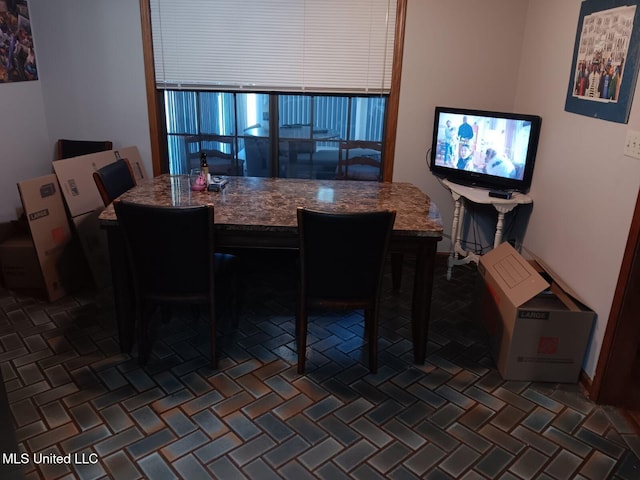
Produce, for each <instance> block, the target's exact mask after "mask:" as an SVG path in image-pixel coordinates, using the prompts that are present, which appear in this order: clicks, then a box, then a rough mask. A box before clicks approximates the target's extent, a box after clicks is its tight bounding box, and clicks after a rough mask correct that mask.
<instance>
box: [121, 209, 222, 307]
mask: <svg viewBox="0 0 640 480" xmlns="http://www.w3.org/2000/svg"><path fill="white" fill-rule="evenodd" d="M113 206H114V209H115V212H116V215H117V218H118V225H119V227H120V229H121V231H122V232H123V234H124V240H125V244H126V246H127V252H128V256H129V261H130V264H131V267H132V274H133V279H134V284H135V288H137V293H138V294H139V295H141V296H142V297H143V298H148V299H150V300H164V301H171V300H176V301H177V300H181V301H206V300H207V299H212V298H213V284H214V280H213V275H214V268H215V263H214V257H215V255H214V254H215V245H214V210H213V206H212V205H200V206H193V207H160V206H152V205H141V204H137V203H131V202H127V201H124V200H116V201H115V202H114V203H113Z"/></svg>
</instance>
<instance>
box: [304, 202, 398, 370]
mask: <svg viewBox="0 0 640 480" xmlns="http://www.w3.org/2000/svg"><path fill="white" fill-rule="evenodd" d="M297 214H298V236H299V242H300V277H299V298H298V309H297V314H296V337H297V350H298V373H304V370H305V362H306V349H307V330H308V328H307V326H308V310H309V308H312V307H323V308H341V309H352V310H356V309H363V310H364V322H365V325H364V326H365V334H366V335H367V338H368V343H369V370H370V371H371V372H373V373H375V372H376V371H377V354H378V338H377V337H378V311H379V304H380V293H381V287H382V274H383V267H384V260H385V257H386V254H387V250H388V247H389V239H390V237H391V232H392V230H393V224H394V222H395V218H396V212H395V211H393V210H389V211H376V212H359V213H329V212H319V211H314V210H309V209H305V208H302V207H299V208H298V212H297Z"/></svg>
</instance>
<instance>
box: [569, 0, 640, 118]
mask: <svg viewBox="0 0 640 480" xmlns="http://www.w3.org/2000/svg"><path fill="white" fill-rule="evenodd" d="M639 10H640V9H639V8H638V0H586V1H584V2H582V6H581V7H580V18H579V21H578V28H577V31H576V40H575V46H574V49H573V61H572V64H571V73H570V77H569V87H568V89H567V100H566V102H565V108H564V109H565V110H566V111H567V112H572V113H577V114H579V115H586V116H589V117H594V118H600V119H603V120H609V121H612V122H618V123H627V122H628V120H629V111H630V109H631V101H632V100H633V93H634V91H635V87H636V81H637V76H638V60H639V54H640V23H639V22H640V19H639V17H640V14H639Z"/></svg>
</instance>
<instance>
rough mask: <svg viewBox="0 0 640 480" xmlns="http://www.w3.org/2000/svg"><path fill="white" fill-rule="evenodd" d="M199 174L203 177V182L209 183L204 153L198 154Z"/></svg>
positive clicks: (207, 165) (207, 166)
mask: <svg viewBox="0 0 640 480" xmlns="http://www.w3.org/2000/svg"><path fill="white" fill-rule="evenodd" d="M200 173H201V174H202V176H203V177H204V181H205V182H206V183H207V184H208V183H209V164H207V154H206V153H205V152H201V153H200Z"/></svg>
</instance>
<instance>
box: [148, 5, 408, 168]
mask: <svg viewBox="0 0 640 480" xmlns="http://www.w3.org/2000/svg"><path fill="white" fill-rule="evenodd" d="M405 10H406V0H349V1H346V2H345V1H342V0H327V1H325V2H317V1H313V0H273V1H269V2H263V1H262V0H217V1H213V0H184V1H181V2H173V1H170V0H141V11H142V14H143V37H144V40H145V49H144V54H145V67H146V69H145V70H146V72H147V86H148V98H149V114H150V118H152V120H153V119H155V120H154V121H152V123H151V126H152V128H151V136H152V152H153V153H154V173H161V172H163V171H169V170H171V171H174V172H182V171H185V170H186V169H189V168H190V166H191V165H192V164H193V162H194V157H196V156H197V152H198V151H199V150H204V151H207V153H209V152H210V154H211V155H214V156H216V157H215V158H218V156H217V155H218V154H220V155H221V157H220V161H219V166H220V168H223V167H224V165H228V166H229V168H230V169H231V170H230V171H233V172H235V174H246V173H247V172H248V171H249V170H250V169H252V167H251V165H250V164H252V158H253V157H254V156H255V155H252V153H255V152H256V151H258V152H260V155H262V156H263V157H264V158H263V159H262V163H263V165H264V164H265V163H266V164H268V165H267V167H268V172H269V173H267V174H275V175H286V176H305V177H311V178H321V177H323V176H329V175H330V169H331V167H330V166H329V162H328V161H327V159H330V158H331V157H333V158H334V159H335V158H336V155H337V153H336V151H337V150H339V141H340V140H354V139H356V140H358V139H362V140H369V141H374V142H378V143H380V144H385V143H388V142H389V140H390V147H389V151H391V152H392V149H393V145H394V141H395V134H394V126H395V122H396V118H397V100H398V92H399V82H397V81H396V80H393V78H392V71H397V72H399V71H400V68H399V67H400V61H401V60H400V59H401V53H402V52H401V46H402V45H401V41H400V42H399V43H398V44H397V42H396V41H395V34H396V31H397V32H399V33H400V40H401V38H402V35H403V30H402V27H403V25H404V12H405ZM396 12H398V19H397V20H396ZM396 21H397V23H398V26H396ZM394 61H395V63H394ZM154 67H155V68H154ZM392 67H393V68H392ZM392 80H393V81H392ZM151 85H155V90H153V88H152V87H151ZM387 117H390V118H391V124H390V125H386V123H387V121H386V118H387ZM265 153H266V157H265ZM223 154H224V155H223ZM225 156H229V157H231V159H232V160H235V161H236V162H235V164H234V162H229V161H228V159H227V161H226V163H225V159H224V158H223V157H225ZM389 156H390V157H392V154H391V155H389ZM161 157H162V158H165V160H164V162H163V163H161V160H160V158H161ZM380 158H381V160H382V156H380ZM391 160H392V158H391ZM322 161H324V162H325V165H324V166H323V167H322V168H321V166H320V163H322ZM305 162H306V163H305ZM385 162H386V159H385ZM210 165H211V164H210ZM323 170H324V172H323ZM390 171H391V170H390V169H389V168H388V165H387V166H385V173H386V174H388V176H387V178H386V179H389V180H390Z"/></svg>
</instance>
